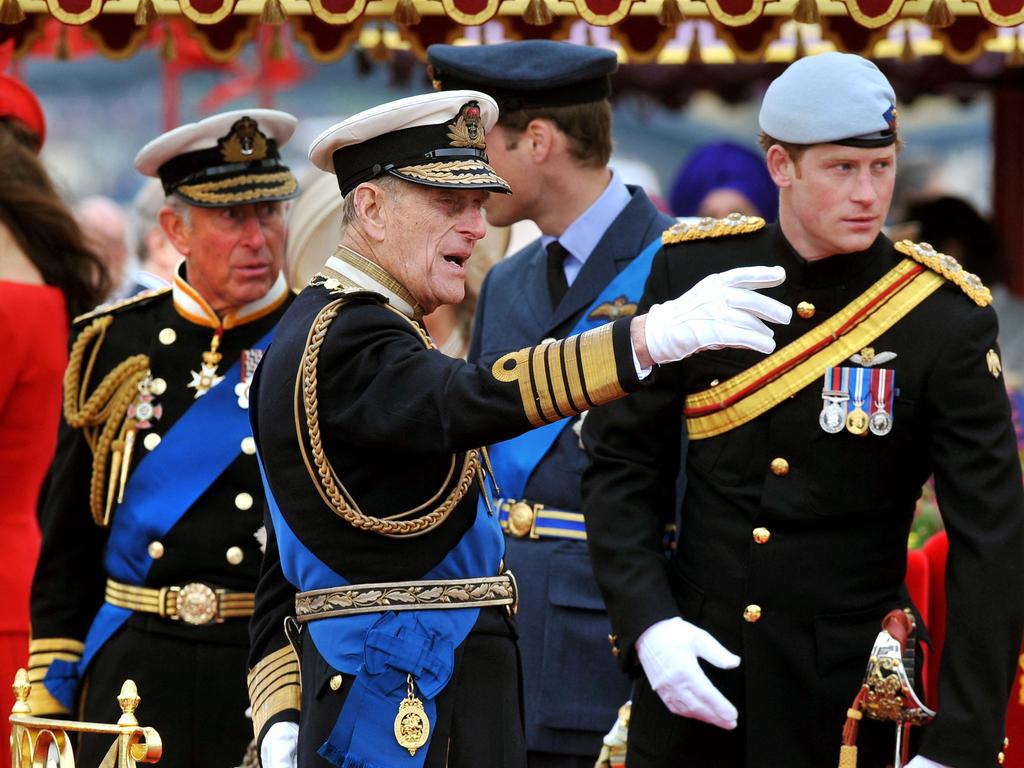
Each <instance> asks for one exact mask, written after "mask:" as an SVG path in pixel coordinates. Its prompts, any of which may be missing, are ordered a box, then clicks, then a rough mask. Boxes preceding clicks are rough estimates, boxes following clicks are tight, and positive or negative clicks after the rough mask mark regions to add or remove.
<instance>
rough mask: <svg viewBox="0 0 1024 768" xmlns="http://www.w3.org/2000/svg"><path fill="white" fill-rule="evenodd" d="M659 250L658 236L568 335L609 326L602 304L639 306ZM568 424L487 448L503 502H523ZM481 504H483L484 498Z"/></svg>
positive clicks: (553, 425)
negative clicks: (597, 313) (621, 301)
mask: <svg viewBox="0 0 1024 768" xmlns="http://www.w3.org/2000/svg"><path fill="white" fill-rule="evenodd" d="M660 248H661V236H660V235H659V236H658V239H657V240H655V241H654V242H652V243H651V244H650V245H648V246H647V247H646V248H644V250H643V251H641V252H640V255H639V256H637V257H636V258H635V259H633V260H632V261H631V262H630V263H629V265H628V266H627V267H626V268H625V269H624V270H622V271H621V272H619V274H617V275H616V276H615V278H614V279H613V280H612V281H611V282H610V283H608V285H607V286H606V287H605V289H604V290H603V291H601V293H600V295H598V297H597V298H596V299H595V300H594V303H593V304H591V305H590V306H589V307H588V308H587V310H586V311H585V312H584V313H583V316H582V317H581V318H580V319H579V322H577V323H576V327H575V328H573V329H572V332H571V333H570V334H569V335H570V336H572V335H575V334H577V333H583V332H584V331H589V330H591V329H593V328H597V327H598V326H601V325H604V324H605V323H607V322H608V320H607V318H604V317H591V315H592V314H593V312H594V310H595V309H597V308H598V307H599V306H600V305H602V304H613V303H614V302H615V300H616V299H619V298H621V297H632V296H635V297H636V298H635V299H628V300H629V301H633V302H634V303H638V302H639V301H640V295H641V294H642V293H643V289H644V284H645V283H646V282H647V276H648V275H649V274H650V272H651V263H652V262H653V261H654V254H656V253H657V252H658V250H659V249H660ZM569 421H570V419H568V418H566V419H561V420H560V421H553V422H551V423H550V424H545V425H544V426H542V427H537V428H536V429H532V430H530V431H529V432H524V433H523V434H521V435H519V436H518V437H513V438H512V439H511V440H505V441H504V442H501V443H495V444H494V445H492V446H490V448H488V451H489V453H490V457H491V465H492V466H493V467H494V474H495V479H496V480H497V481H498V485H499V487H500V488H501V495H502V496H503V497H504V498H506V499H521V498H523V491H524V490H525V489H526V483H527V482H528V481H529V479H530V475H532V474H533V470H534V469H536V468H537V465H538V464H539V463H540V460H541V459H543V458H544V456H545V454H547V452H548V451H549V450H550V449H551V446H552V445H554V444H555V440H557V439H558V435H559V434H560V433H561V431H562V430H563V429H565V427H566V425H567V424H568V423H569ZM480 503H481V504H483V503H484V500H483V497H482V496H481V498H480Z"/></svg>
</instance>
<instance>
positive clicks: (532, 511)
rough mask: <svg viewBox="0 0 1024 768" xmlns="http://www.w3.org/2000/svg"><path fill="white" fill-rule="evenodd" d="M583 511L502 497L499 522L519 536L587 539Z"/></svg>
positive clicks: (499, 502) (499, 504)
mask: <svg viewBox="0 0 1024 768" xmlns="http://www.w3.org/2000/svg"><path fill="white" fill-rule="evenodd" d="M583 521H584V518H583V513H582V512H568V511H566V510H564V509H550V508H548V507H545V506H544V505H543V504H531V503H530V502H528V501H523V500H520V501H516V500H515V499H498V522H500V523H501V528H502V530H503V531H505V533H507V534H508V535H509V536H515V537H516V538H520V539H522V538H526V537H529V538H531V539H542V538H545V539H546V538H555V539H576V540H577V541H586V540H587V529H586V526H585V525H584V522H583Z"/></svg>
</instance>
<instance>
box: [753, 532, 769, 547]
mask: <svg viewBox="0 0 1024 768" xmlns="http://www.w3.org/2000/svg"><path fill="white" fill-rule="evenodd" d="M771 537H772V532H771V531H769V530H768V529H767V528H755V529H754V542H755V543H756V544H767V543H768V539H770V538H771Z"/></svg>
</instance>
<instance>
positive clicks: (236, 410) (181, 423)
mask: <svg viewBox="0 0 1024 768" xmlns="http://www.w3.org/2000/svg"><path fill="white" fill-rule="evenodd" d="M273 337H274V329H271V330H270V332H269V333H267V334H266V335H265V336H264V337H263V338H262V339H260V340H259V341H258V342H257V343H256V345H255V348H256V349H266V347H267V345H268V344H270V342H271V340H272V339H273ZM240 371H241V359H239V361H238V362H236V363H235V364H234V365H233V366H231V368H229V369H228V370H227V371H226V372H225V374H224V378H223V380H222V381H221V382H220V383H219V384H218V385H217V386H215V387H213V388H212V389H210V390H209V391H208V392H207V393H206V394H205V395H203V396H202V397H200V398H199V399H198V400H196V401H195V403H193V404H192V405H191V406H190V407H189V408H188V410H187V411H185V413H184V414H183V415H182V416H181V418H180V419H178V420H177V421H176V422H175V423H174V425H173V426H172V427H171V428H170V429H169V430H168V431H167V434H165V435H164V436H163V439H162V440H161V441H160V445H158V446H157V447H156V448H155V449H153V450H152V451H150V452H149V453H148V454H147V455H146V456H144V457H143V458H142V460H141V461H140V462H139V463H138V466H136V468H135V471H134V472H132V474H131V476H130V477H129V478H128V483H127V484H126V485H125V489H124V501H123V502H121V503H120V504H119V505H118V507H117V512H116V514H115V515H114V519H113V521H112V523H111V527H110V536H109V538H108V539H107V550H106V554H105V556H104V567H105V568H106V572H107V575H108V576H110V577H111V578H113V579H116V580H117V581H120V582H123V583H125V584H133V585H135V586H142V585H144V584H145V583H146V575H147V574H148V573H149V568H150V566H151V565H152V564H153V558H152V557H150V556H149V552H148V551H147V544H148V543H149V542H151V541H154V540H159V539H162V538H164V536H165V535H166V534H167V532H168V531H169V530H171V528H173V527H174V526H175V525H177V523H178V521H179V520H181V518H182V516H183V515H184V514H185V512H187V511H188V509H189V508H190V507H191V506H192V505H193V504H194V503H195V502H196V500H197V499H198V498H199V497H200V496H202V495H203V493H205V492H206V490H207V489H208V488H209V487H210V486H211V485H212V484H213V483H214V481H215V480H216V479H217V478H218V477H220V475H221V473H223V472H224V470H226V469H227V468H228V466H229V465H230V464H231V462H233V461H234V460H235V459H236V458H237V457H238V454H239V451H240V450H241V444H242V440H243V438H246V437H250V436H251V435H252V429H251V427H250V425H249V414H248V411H246V410H244V409H242V408H240V407H239V406H238V403H237V397H238V396H237V395H236V394H235V391H234V387H233V386H232V385H231V384H230V383H229V382H232V381H240V380H241V379H240V378H239V377H240ZM131 614H132V612H131V611H130V610H129V609H127V608H119V607H117V606H114V605H111V604H110V603H107V602H104V603H103V605H102V606H101V607H100V610H99V612H98V613H97V614H96V618H95V619H93V622H92V625H91V626H90V627H89V632H88V634H86V637H85V649H84V650H83V652H82V658H81V660H80V661H78V662H69V661H63V660H60V659H58V660H56V661H53V662H51V664H50V667H49V669H48V670H47V672H46V677H45V678H44V679H43V684H44V685H45V686H46V690H48V691H49V692H50V694H51V695H53V697H54V698H55V699H57V701H59V702H60V703H61V704H63V705H64V706H65V707H67V708H68V709H71V708H72V707H73V706H74V699H75V692H76V691H77V690H78V684H79V682H80V681H81V679H82V675H83V674H84V673H85V670H86V669H87V668H88V666H89V662H90V661H92V658H93V656H95V655H96V652H97V651H98V650H99V649H100V648H102V647H103V645H104V644H105V643H106V642H107V641H108V640H109V639H110V638H111V637H112V636H113V634H114V633H115V632H116V631H117V630H118V629H120V628H121V626H122V625H123V624H124V622H125V621H127V619H128V617H129V616H131Z"/></svg>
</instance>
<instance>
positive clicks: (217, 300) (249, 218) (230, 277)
mask: <svg viewBox="0 0 1024 768" xmlns="http://www.w3.org/2000/svg"><path fill="white" fill-rule="evenodd" d="M284 214H285V210H284V203H282V202H278V201H273V202H263V203H250V204H247V205H233V206H229V207H226V208H200V207H193V208H192V223H191V225H189V224H187V223H186V222H185V221H183V220H181V218H180V217H177V219H178V224H177V225H176V226H172V227H171V229H170V230H168V231H167V234H168V236H169V237H170V238H171V241H172V242H173V243H174V245H175V247H176V248H177V249H178V250H179V251H181V253H182V255H183V256H184V257H185V261H186V268H187V270H188V281H189V284H191V286H192V287H193V288H195V289H196V290H197V291H198V292H199V294H200V295H201V296H202V297H203V298H204V299H205V300H206V302H207V303H208V304H209V305H210V306H211V307H212V308H213V310H214V311H215V312H217V314H219V315H220V316H221V317H224V316H225V315H227V314H229V313H231V312H233V311H236V310H238V309H240V308H241V307H243V306H244V305H246V304H248V303H249V302H252V301H256V300H257V299H260V298H262V297H263V296H264V295H265V294H266V293H267V291H268V290H270V287H271V286H272V285H273V284H274V281H275V280H277V275H278V273H279V272H280V271H281V265H282V263H283V262H284V246H285V215H284ZM165 230H167V228H166V227H165Z"/></svg>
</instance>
